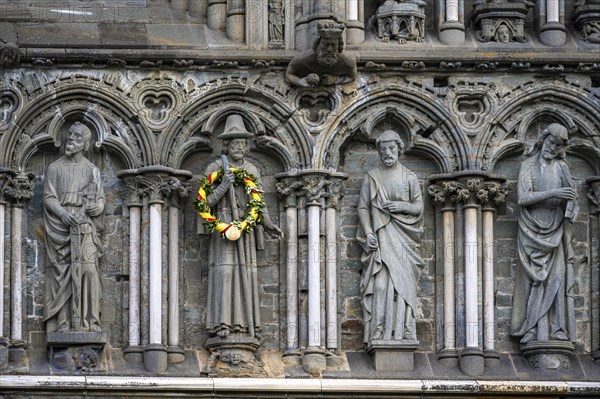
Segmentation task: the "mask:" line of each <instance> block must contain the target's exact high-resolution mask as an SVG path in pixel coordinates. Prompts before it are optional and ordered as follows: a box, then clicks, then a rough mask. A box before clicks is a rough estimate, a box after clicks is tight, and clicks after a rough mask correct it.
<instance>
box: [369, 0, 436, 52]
mask: <svg viewBox="0 0 600 399" xmlns="http://www.w3.org/2000/svg"><path fill="white" fill-rule="evenodd" d="M425 6H427V2H426V1H424V0H386V1H385V2H383V4H381V5H380V6H379V7H378V8H377V11H376V12H375V15H374V16H373V18H372V19H371V20H370V22H369V25H370V24H373V25H376V35H377V38H378V39H379V40H381V41H382V42H389V41H390V39H391V40H396V41H397V42H398V43H400V44H406V41H407V40H414V41H416V42H417V43H422V42H423V40H424V39H425V29H424V27H425Z"/></svg>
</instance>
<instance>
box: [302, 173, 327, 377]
mask: <svg viewBox="0 0 600 399" xmlns="http://www.w3.org/2000/svg"><path fill="white" fill-rule="evenodd" d="M302 178H303V183H304V186H303V190H304V192H305V195H306V200H307V202H306V208H307V209H308V254H307V255H308V346H307V348H306V351H305V352H304V356H303V357H302V366H303V368H304V370H305V371H306V372H308V373H309V374H311V375H313V376H320V375H321V373H322V372H323V371H324V370H325V367H326V363H325V351H324V349H323V348H322V346H323V345H322V339H321V338H322V337H321V237H320V235H321V234H320V219H321V201H320V200H321V197H323V195H324V193H325V191H324V188H325V186H326V182H325V180H324V179H323V176H322V175H321V174H320V173H319V172H318V171H305V172H304V173H303V176H302Z"/></svg>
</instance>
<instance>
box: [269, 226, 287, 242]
mask: <svg viewBox="0 0 600 399" xmlns="http://www.w3.org/2000/svg"><path fill="white" fill-rule="evenodd" d="M265 230H266V232H267V234H269V236H271V237H275V238H278V239H280V240H283V239H284V238H285V235H284V234H283V231H281V229H280V228H279V227H278V226H276V225H274V224H273V223H269V224H265Z"/></svg>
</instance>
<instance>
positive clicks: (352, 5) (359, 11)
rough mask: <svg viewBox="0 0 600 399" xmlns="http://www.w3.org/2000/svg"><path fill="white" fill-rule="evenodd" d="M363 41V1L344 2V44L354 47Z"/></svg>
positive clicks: (347, 0) (348, 0)
mask: <svg viewBox="0 0 600 399" xmlns="http://www.w3.org/2000/svg"><path fill="white" fill-rule="evenodd" d="M364 41H365V20H364V1H363V0H346V44H348V45H349V46H356V45H359V44H362V43H363V42H364Z"/></svg>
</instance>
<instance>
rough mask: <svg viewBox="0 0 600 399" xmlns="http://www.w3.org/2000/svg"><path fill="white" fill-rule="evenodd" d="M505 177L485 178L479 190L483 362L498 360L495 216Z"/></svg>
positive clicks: (487, 363)
mask: <svg viewBox="0 0 600 399" xmlns="http://www.w3.org/2000/svg"><path fill="white" fill-rule="evenodd" d="M502 183H504V179H500V180H498V181H488V182H485V183H484V184H483V185H482V187H481V188H480V190H479V195H478V201H479V202H480V204H481V206H482V209H481V213H482V246H483V355H484V358H485V366H486V367H492V366H495V365H497V364H498V363H499V362H500V355H499V354H498V352H497V351H496V347H495V345H496V318H495V316H494V314H495V312H494V302H495V301H494V219H495V214H496V207H497V206H499V205H501V204H502V203H504V201H505V200H506V188H505V187H503V186H502Z"/></svg>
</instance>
